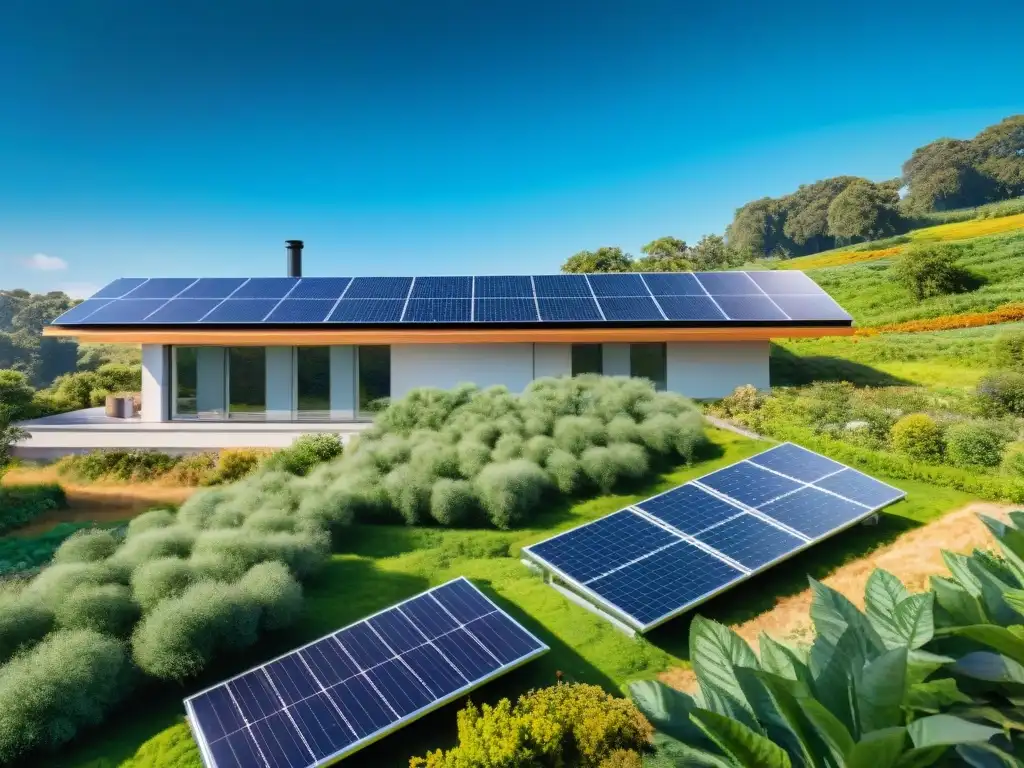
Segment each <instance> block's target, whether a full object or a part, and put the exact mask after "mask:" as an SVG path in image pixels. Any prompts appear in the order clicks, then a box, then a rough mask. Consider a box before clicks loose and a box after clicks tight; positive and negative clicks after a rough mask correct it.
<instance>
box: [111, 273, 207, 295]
mask: <svg viewBox="0 0 1024 768" xmlns="http://www.w3.org/2000/svg"><path fill="white" fill-rule="evenodd" d="M196 281H197V278H194V277H154V278H153V279H152V280H147V281H146V282H144V283H142V284H141V285H139V287H137V288H135V289H134V290H132V291H130V292H128V293H126V294H125V296H124V298H126V299H173V298H174V297H175V296H177V295H178V294H179V293H181V292H182V291H184V290H185V289H186V288H188V287H189V286H190V285H192V284H193V283H195V282H196Z"/></svg>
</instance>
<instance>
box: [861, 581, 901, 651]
mask: <svg viewBox="0 0 1024 768" xmlns="http://www.w3.org/2000/svg"><path fill="white" fill-rule="evenodd" d="M908 597H910V592H908V591H907V588H906V587H905V586H903V582H902V581H900V580H899V579H898V578H897V577H896V576H894V575H893V574H891V573H889V572H888V571H885V570H882V569H881V568H876V569H875V570H874V571H872V572H871V575H870V576H869V577H868V583H867V585H866V586H865V588H864V607H865V612H866V613H867V616H868V620H869V621H870V622H871V623H872V625H874V627H875V630H876V631H877V632H878V635H879V637H881V638H882V642H883V643H885V646H886V647H887V648H896V647H897V646H899V645H903V644H904V642H905V640H904V637H903V633H902V632H901V631H900V628H899V626H898V625H897V624H896V606H898V605H899V604H900V603H901V602H903V601H904V600H906V599H907V598H908Z"/></svg>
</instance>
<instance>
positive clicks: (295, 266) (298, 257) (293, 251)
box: [284, 240, 302, 277]
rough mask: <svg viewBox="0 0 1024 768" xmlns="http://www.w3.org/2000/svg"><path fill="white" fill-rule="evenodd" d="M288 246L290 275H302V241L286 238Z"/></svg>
mask: <svg viewBox="0 0 1024 768" xmlns="http://www.w3.org/2000/svg"><path fill="white" fill-rule="evenodd" d="M284 242H285V245H287V246H288V277H302V241H301V240H285V241H284Z"/></svg>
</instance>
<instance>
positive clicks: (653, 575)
mask: <svg viewBox="0 0 1024 768" xmlns="http://www.w3.org/2000/svg"><path fill="white" fill-rule="evenodd" d="M903 495H904V494H903V492H902V491H900V490H899V489H896V488H893V487H892V486H890V485H887V484H885V483H882V482H879V481H878V480H875V479H874V478H871V477H868V476H867V475H864V474H862V473H860V472H858V471H857V470H855V469H851V468H849V467H846V466H844V465H842V464H839V463H838V462H835V461H832V460H831V459H828V458H826V457H824V456H821V455H820V454H817V453H814V452H813V451H808V450H806V449H805V448H801V447H800V446H797V445H793V444H791V443H786V444H783V445H780V446H777V447H775V448H772V449H770V450H768V451H764V452H762V453H760V454H757V455H756V456H752V457H751V458H749V459H746V460H744V461H741V462H737V463H736V464H732V465H730V466H728V467H725V468H723V469H720V470H717V471H715V472H711V473H709V474H707V475H704V476H703V477H700V478H697V479H696V480H691V481H690V482H689V483H686V484H684V485H681V486H679V487H677V488H673V489H672V490H669V491H666V492H664V493H661V494H658V495H657V496H652V497H651V498H649V499H646V500H645V501H641V502H639V503H637V504H635V505H633V506H631V507H628V508H626V509H623V510H620V511H618V512H615V513H613V514H611V515H609V516H607V517H604V518H601V519H600V520H596V521H594V522H592V523H588V524H586V525H582V526H580V527H578V528H574V529H572V530H570V531H566V532H564V533H561V534H559V535H557V536H554V537H552V538H550V539H547V540H546V541H542V542H540V543H538V544H533V545H530V546H528V547H525V548H524V549H523V553H524V555H525V556H526V557H527V558H529V559H531V560H533V561H535V562H537V563H538V564H540V565H541V566H542V567H544V568H546V569H548V570H549V571H550V572H551V573H552V574H553V577H554V578H555V580H557V581H559V582H561V583H562V584H564V585H566V586H567V587H569V588H570V589H571V590H573V591H575V592H577V593H580V594H582V595H585V596H587V597H589V598H590V599H591V600H592V601H593V602H594V603H595V604H597V605H600V606H601V607H602V608H603V609H604V610H605V611H606V612H607V613H610V614H612V615H614V616H616V617H617V618H618V619H619V620H621V621H624V622H625V623H627V624H629V625H630V626H631V627H633V628H634V629H637V630H639V631H641V632H645V631H647V630H649V629H651V628H652V627H654V626H656V625H657V624H660V623H661V622H663V621H666V620H668V619H669V618H671V617H673V616H675V615H677V614H679V613H682V612H683V611H686V610H689V609H690V608H693V607H694V606H696V605H697V604H699V603H701V602H703V601H704V600H706V599H708V598H709V597H711V596H713V595H715V594H717V593H719V592H721V591H723V590H725V589H728V588H729V587H731V586H734V585H735V584H737V583H739V582H741V581H743V580H744V579H747V578H749V577H750V576H752V575H753V574H755V573H757V572H759V571H761V570H764V569H765V568H767V567H770V566H771V565H773V564H775V563H777V562H779V561H780V560H783V559H785V558H787V557H789V556H791V555H793V554H795V553H796V552H799V551H801V550H803V549H806V548H807V547H809V546H811V545H812V544H814V543H816V542H819V541H821V540H822V539H824V538H826V537H828V536H831V535H833V534H835V533H837V532H839V531H841V530H843V529H844V528H847V527H849V526H850V525H853V524H854V523H857V522H858V521H861V520H863V519H864V518H866V517H868V516H869V515H871V514H873V513H874V512H876V511H877V510H879V509H881V508H882V507H884V506H886V505H887V504H890V503H892V502H893V501H896V500H897V499H899V498H902V497H903Z"/></svg>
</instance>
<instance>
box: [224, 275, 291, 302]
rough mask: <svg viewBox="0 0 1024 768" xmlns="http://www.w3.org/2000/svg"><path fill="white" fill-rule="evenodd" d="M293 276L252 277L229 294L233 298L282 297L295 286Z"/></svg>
mask: <svg viewBox="0 0 1024 768" xmlns="http://www.w3.org/2000/svg"><path fill="white" fill-rule="evenodd" d="M297 282H298V278H294V277H253V278H250V279H249V280H248V281H247V282H246V283H244V284H243V285H240V286H238V289H237V290H236V291H235V292H234V293H233V294H231V298H233V299H283V298H284V297H285V296H286V295H288V292H289V291H290V290H292V288H294V287H295V283H297Z"/></svg>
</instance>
